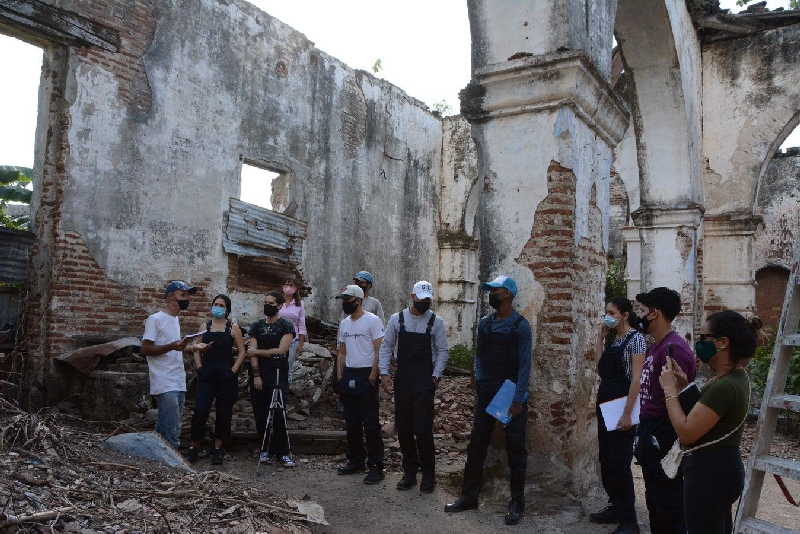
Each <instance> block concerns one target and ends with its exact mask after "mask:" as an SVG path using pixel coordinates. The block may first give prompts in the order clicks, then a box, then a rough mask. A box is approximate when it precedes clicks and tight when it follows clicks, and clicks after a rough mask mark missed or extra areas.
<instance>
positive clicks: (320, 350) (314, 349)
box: [303, 343, 333, 360]
mask: <svg viewBox="0 0 800 534" xmlns="http://www.w3.org/2000/svg"><path fill="white" fill-rule="evenodd" d="M306 352H310V353H311V354H314V355H315V356H318V357H320V358H325V359H327V360H329V359H331V358H333V356H332V355H331V351H329V350H328V349H326V348H325V347H323V346H322V345H315V344H314V343H306V344H304V345H303V353H304V354H305V353H306Z"/></svg>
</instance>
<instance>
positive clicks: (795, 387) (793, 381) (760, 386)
mask: <svg viewBox="0 0 800 534" xmlns="http://www.w3.org/2000/svg"><path fill="white" fill-rule="evenodd" d="M774 348H775V339H774V338H773V339H772V341H771V342H770V343H768V344H765V345H762V346H761V347H758V348H757V349H756V355H755V356H754V357H753V359H752V360H751V361H750V365H749V367H748V370H749V371H750V377H751V378H752V380H753V386H754V387H755V390H756V391H757V392H758V393H759V396H762V395H763V394H764V388H765V387H766V385H767V375H768V374H769V366H770V363H771V362H772V351H773V349H774ZM786 393H787V394H789V395H800V348H795V350H794V351H793V352H792V361H791V363H790V364H789V374H788V377H787V380H786Z"/></svg>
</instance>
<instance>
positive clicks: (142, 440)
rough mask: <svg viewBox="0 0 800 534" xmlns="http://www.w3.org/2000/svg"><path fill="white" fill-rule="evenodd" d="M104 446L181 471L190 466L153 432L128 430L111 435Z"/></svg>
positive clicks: (190, 469) (188, 469) (188, 468)
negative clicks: (127, 431) (124, 432)
mask: <svg viewBox="0 0 800 534" xmlns="http://www.w3.org/2000/svg"><path fill="white" fill-rule="evenodd" d="M103 443H104V444H105V446H106V447H108V448H110V449H112V450H115V451H117V452H119V453H122V454H126V455H130V456H138V457H139V458H146V459H148V460H154V461H156V462H160V463H162V464H164V465H168V466H170V467H175V468H177V469H181V470H183V471H192V468H191V467H190V466H189V464H187V463H186V461H185V460H184V459H183V456H181V455H180V454H179V453H178V452H177V451H176V450H175V449H173V448H172V447H170V445H169V444H168V443H167V442H166V441H164V439H163V438H162V437H161V436H160V435H158V434H156V433H155V432H129V433H127V434H117V435H116V436H111V437H110V438H108V439H107V440H105V441H104V442H103Z"/></svg>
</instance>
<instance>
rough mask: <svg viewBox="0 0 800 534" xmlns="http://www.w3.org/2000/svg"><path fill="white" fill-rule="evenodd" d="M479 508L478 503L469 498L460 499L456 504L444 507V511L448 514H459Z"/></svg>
mask: <svg viewBox="0 0 800 534" xmlns="http://www.w3.org/2000/svg"><path fill="white" fill-rule="evenodd" d="M477 507H478V501H476V500H473V499H470V498H467V497H459V498H458V499H456V501H455V502H451V503H450V504H445V505H444V511H445V512H447V513H448V514H457V513H459V512H464V511H466V510H474V509H475V508H477Z"/></svg>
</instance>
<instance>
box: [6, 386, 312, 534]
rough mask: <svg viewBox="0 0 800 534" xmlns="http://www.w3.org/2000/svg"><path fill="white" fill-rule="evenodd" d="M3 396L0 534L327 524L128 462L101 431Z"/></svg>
mask: <svg viewBox="0 0 800 534" xmlns="http://www.w3.org/2000/svg"><path fill="white" fill-rule="evenodd" d="M65 421H66V420H65V418H64V416H63V414H58V413H56V412H54V411H42V412H38V413H36V414H32V413H28V412H25V411H23V410H21V409H19V408H18V407H17V406H16V405H15V404H13V403H12V402H10V401H8V400H6V399H5V398H4V397H1V396H0V501H2V502H3V508H2V510H1V511H0V533H1V534H6V533H11V532H76V533H82V534H95V533H106V532H108V533H111V532H114V533H133V532H175V533H177V532H181V533H183V532H202V533H209V532H230V533H233V532H289V533H295V534H301V533H302V534H306V533H310V532H311V531H310V530H309V529H308V526H307V523H309V522H315V523H318V522H321V521H324V512H323V511H322V510H321V507H320V508H318V509H317V508H315V507H314V506H313V504H314V503H312V502H304V503H303V507H302V509H301V507H298V506H297V505H296V504H290V503H288V502H286V501H285V500H283V499H282V498H277V497H275V496H273V495H271V494H269V493H267V492H266V491H264V490H261V489H256V488H253V485H252V483H248V482H245V481H243V480H241V479H239V478H237V477H234V476H231V475H228V474H224V473H220V472H216V471H207V472H202V473H189V472H184V471H179V470H176V469H173V468H166V467H164V466H163V465H162V464H158V463H154V462H148V461H144V460H138V459H136V458H128V457H125V456H122V455H120V454H118V453H116V452H114V451H111V450H109V449H108V448H106V447H104V446H103V439H104V436H103V435H102V434H99V433H97V429H96V428H95V427H91V426H89V427H87V428H83V426H82V425H78V424H77V423H73V422H71V421H70V422H69V423H68V424H67V423H66V422H65Z"/></svg>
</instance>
